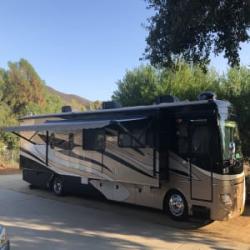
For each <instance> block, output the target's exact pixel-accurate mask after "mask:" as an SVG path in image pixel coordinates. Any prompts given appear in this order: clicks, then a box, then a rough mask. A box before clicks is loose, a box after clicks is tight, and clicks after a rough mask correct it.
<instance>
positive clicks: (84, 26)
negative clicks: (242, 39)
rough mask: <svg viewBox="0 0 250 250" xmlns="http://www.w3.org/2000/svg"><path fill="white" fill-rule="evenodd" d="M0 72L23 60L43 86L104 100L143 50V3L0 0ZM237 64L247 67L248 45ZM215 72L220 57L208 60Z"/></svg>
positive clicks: (127, 0)
mask: <svg viewBox="0 0 250 250" xmlns="http://www.w3.org/2000/svg"><path fill="white" fill-rule="evenodd" d="M0 11H1V12H0V23H1V28H0V67H3V68H7V65H8V62H9V61H12V62H15V61H18V60H19V59H20V58H25V59H27V60H28V61H29V62H30V63H31V64H32V65H33V66H34V68H35V70H36V71H37V72H38V74H39V75H40V77H41V78H42V79H43V80H44V81H45V82H46V84H47V85H49V86H51V87H53V88H55V89H57V90H59V91H63V92H65V93H72V94H77V95H80V96H82V97H85V98H87V99H89V100H91V101H94V100H109V99H110V98H111V95H112V93H113V91H114V90H116V88H117V84H116V83H117V81H118V80H119V79H122V78H123V76H124V74H125V72H126V70H129V69H132V68H134V67H137V66H139V65H140V64H142V63H144V64H146V63H147V62H146V61H144V62H142V61H140V60H139V59H140V58H141V57H142V54H143V52H144V49H145V47H146V42H145V38H146V36H147V31H146V30H145V28H144V27H143V24H146V23H147V21H146V20H147V18H148V17H150V16H151V15H152V13H153V12H152V10H147V9H146V3H145V1H144V0H105V1H103V0H91V1H89V0H2V1H1V10H0ZM240 55H241V62H242V64H244V65H250V56H249V55H250V45H243V46H242V50H241V52H240ZM211 65H212V66H213V67H214V68H216V69H217V70H218V71H219V72H224V71H226V69H227V64H226V60H225V59H224V58H223V56H220V57H216V58H214V57H213V58H212V63H211Z"/></svg>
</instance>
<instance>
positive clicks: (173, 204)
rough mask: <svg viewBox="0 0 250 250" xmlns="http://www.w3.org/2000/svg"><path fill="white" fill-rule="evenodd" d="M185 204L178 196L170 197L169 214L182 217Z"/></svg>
mask: <svg viewBox="0 0 250 250" xmlns="http://www.w3.org/2000/svg"><path fill="white" fill-rule="evenodd" d="M184 209H185V204H184V200H183V198H182V197H181V196H180V195H179V194H173V195H171V197H170V199H169V210H170V212H171V213H172V214H173V215H174V216H176V217H179V216H182V215H183V213H184Z"/></svg>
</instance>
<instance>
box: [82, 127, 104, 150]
mask: <svg viewBox="0 0 250 250" xmlns="http://www.w3.org/2000/svg"><path fill="white" fill-rule="evenodd" d="M83 149H85V150H104V149H105V131H104V129H87V130H83Z"/></svg>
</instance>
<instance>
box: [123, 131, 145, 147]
mask: <svg viewBox="0 0 250 250" xmlns="http://www.w3.org/2000/svg"><path fill="white" fill-rule="evenodd" d="M142 133H143V131H141V130H132V131H131V134H129V133H125V132H123V133H119V136H118V145H119V147H123V148H125V147H130V148H144V147H146V133H145V132H144V133H143V134H142Z"/></svg>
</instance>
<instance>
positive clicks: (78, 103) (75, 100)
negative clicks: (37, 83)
mask: <svg viewBox="0 0 250 250" xmlns="http://www.w3.org/2000/svg"><path fill="white" fill-rule="evenodd" d="M46 88H47V89H48V91H49V92H50V93H51V94H54V95H57V96H59V97H60V98H61V100H62V102H63V105H70V106H72V108H73V109H74V110H78V111H80V110H84V109H85V108H86V107H89V105H90V104H91V101H89V100H87V99H86V98H83V97H80V96H78V95H73V94H66V93H63V92H60V91H58V90H55V89H53V88H52V87H50V86H46Z"/></svg>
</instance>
